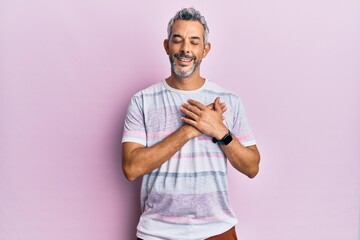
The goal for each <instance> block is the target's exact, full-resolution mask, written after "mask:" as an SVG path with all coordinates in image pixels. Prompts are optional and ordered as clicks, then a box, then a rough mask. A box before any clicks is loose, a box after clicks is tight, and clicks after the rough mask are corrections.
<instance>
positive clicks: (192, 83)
mask: <svg viewBox="0 0 360 240" xmlns="http://www.w3.org/2000/svg"><path fill="white" fill-rule="evenodd" d="M166 82H167V84H169V86H170V87H172V88H175V89H179V90H185V91H191V90H196V89H199V88H201V87H202V85H204V82H205V78H203V77H201V76H200V75H199V74H196V72H194V73H193V74H191V75H190V76H189V77H185V78H183V77H179V76H177V75H176V74H175V73H174V72H171V76H170V77H168V78H167V79H166Z"/></svg>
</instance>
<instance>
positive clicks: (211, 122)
mask: <svg viewBox="0 0 360 240" xmlns="http://www.w3.org/2000/svg"><path fill="white" fill-rule="evenodd" d="M219 100H220V99H219V98H216V99H215V102H214V111H209V109H207V108H206V107H205V106H204V105H202V104H201V103H199V102H197V101H194V100H189V101H188V102H189V103H188V104H183V105H182V108H181V111H182V112H183V113H184V114H185V115H186V116H188V118H182V120H183V121H184V122H185V123H187V124H189V125H191V126H193V127H195V128H197V129H198V130H199V131H201V132H202V133H205V134H207V135H210V136H212V137H215V138H216V139H222V138H223V137H224V136H225V135H226V134H227V133H228V129H227V127H226V126H225V125H224V123H223V122H222V117H221V116H222V115H221V110H220V104H219ZM221 149H222V150H223V152H224V153H225V155H226V157H227V158H228V159H229V161H230V163H231V165H233V166H234V167H235V169H237V170H238V171H240V172H241V173H243V174H245V175H247V176H248V177H249V178H254V177H255V176H256V175H257V173H258V172H259V163H260V154H259V151H258V150H257V147H256V145H253V146H249V147H245V146H243V145H242V144H241V143H240V142H239V141H238V140H237V139H236V138H235V137H234V138H233V141H231V143H229V144H228V145H221Z"/></svg>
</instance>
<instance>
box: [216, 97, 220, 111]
mask: <svg viewBox="0 0 360 240" xmlns="http://www.w3.org/2000/svg"><path fill="white" fill-rule="evenodd" d="M219 102H220V98H219V97H217V98H216V99H215V101H214V109H215V111H216V112H220V111H221V106H220V103H219Z"/></svg>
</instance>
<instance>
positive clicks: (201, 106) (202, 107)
mask: <svg viewBox="0 0 360 240" xmlns="http://www.w3.org/2000/svg"><path fill="white" fill-rule="evenodd" d="M188 103H190V104H191V105H194V106H195V107H197V108H198V109H200V110H204V109H205V108H206V107H205V106H204V105H203V104H201V103H200V102H198V101H195V100H193V99H189V100H188Z"/></svg>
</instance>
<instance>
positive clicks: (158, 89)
mask: <svg viewBox="0 0 360 240" xmlns="http://www.w3.org/2000/svg"><path fill="white" fill-rule="evenodd" d="M164 90H165V88H164V86H163V83H162V81H160V82H157V83H155V84H153V85H150V86H148V87H147V88H144V89H142V90H140V91H138V92H137V93H135V94H134V95H133V97H132V98H143V97H146V96H153V95H157V94H161V93H162V92H163V91H164Z"/></svg>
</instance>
